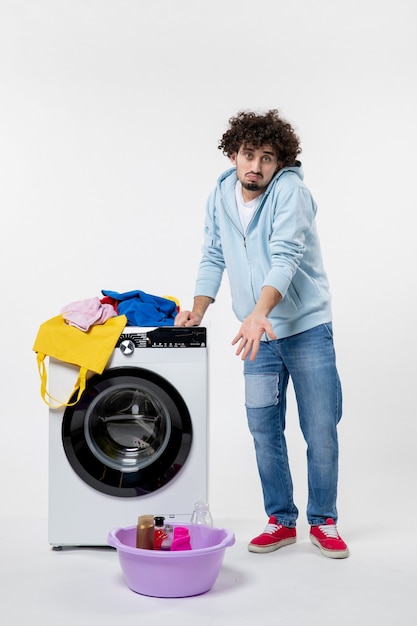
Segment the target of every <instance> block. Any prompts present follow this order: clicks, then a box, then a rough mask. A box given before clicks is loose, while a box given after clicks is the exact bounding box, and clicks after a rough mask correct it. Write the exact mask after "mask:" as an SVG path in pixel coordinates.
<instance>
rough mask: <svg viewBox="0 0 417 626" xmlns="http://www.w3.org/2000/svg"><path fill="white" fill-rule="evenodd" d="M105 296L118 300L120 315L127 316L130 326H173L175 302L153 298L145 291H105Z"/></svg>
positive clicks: (175, 311) (103, 292) (158, 297)
mask: <svg viewBox="0 0 417 626" xmlns="http://www.w3.org/2000/svg"><path fill="white" fill-rule="evenodd" d="M101 293H102V294H103V295H104V296H107V297H109V298H113V300H117V301H118V304H117V311H118V313H119V315H126V317H127V323H128V325H129V326H173V325H174V320H175V317H176V315H177V312H178V311H177V305H176V303H175V302H174V301H173V300H169V299H168V298H161V297H160V296H153V295H150V294H148V293H145V292H144V291H140V290H136V291H126V292H125V293H117V291H103V290H102V292H101Z"/></svg>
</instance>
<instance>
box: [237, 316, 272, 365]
mask: <svg viewBox="0 0 417 626" xmlns="http://www.w3.org/2000/svg"><path fill="white" fill-rule="evenodd" d="M264 333H266V334H267V335H268V337H269V338H270V339H276V338H277V337H276V335H275V333H274V331H273V330H272V324H271V322H270V321H269V320H268V318H267V317H265V315H259V314H257V313H255V312H253V313H251V314H250V315H248V317H247V318H246V319H245V321H244V322H243V324H242V326H241V327H240V330H239V332H238V334H237V335H236V337H235V338H234V339H233V341H232V345H233V346H234V345H235V344H237V343H238V342H239V345H238V347H237V350H236V354H237V355H238V356H239V354H241V355H242V357H241V358H242V360H243V361H244V360H245V359H246V357H247V356H248V354H249V353H250V357H249V360H250V361H253V360H254V359H255V357H256V355H257V354H258V350H259V343H260V341H261V338H262V335H263V334H264Z"/></svg>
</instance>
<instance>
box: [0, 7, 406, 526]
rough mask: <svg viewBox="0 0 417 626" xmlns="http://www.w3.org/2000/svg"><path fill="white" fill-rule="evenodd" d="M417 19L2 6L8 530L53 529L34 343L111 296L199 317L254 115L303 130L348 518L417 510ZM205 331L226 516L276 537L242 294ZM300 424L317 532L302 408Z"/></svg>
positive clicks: (281, 11)
mask: <svg viewBox="0 0 417 626" xmlns="http://www.w3.org/2000/svg"><path fill="white" fill-rule="evenodd" d="M413 4H414V3H413V2H412V0H408V1H406V0H396V2H390V1H388V0H351V1H350V2H341V1H339V0H321V1H315V2H314V1H313V2H312V1H311V0H298V2H296V3H289V2H283V1H281V0H257V1H256V2H254V1H253V0H252V1H251V2H249V1H248V0H211V2H210V3H206V2H205V3H203V2H198V0H147V1H139V0H136V1H135V0H82V1H81V0H20V1H19V0H0V89H1V94H0V95H1V97H0V110H1V115H0V167H1V182H0V206H1V221H2V225H1V232H0V237H1V240H0V241H1V244H0V254H1V281H2V300H3V301H2V324H1V351H2V360H1V362H0V367H1V381H2V382H1V385H2V411H1V418H2V419H1V430H0V432H1V436H0V464H1V491H2V499H1V502H2V505H1V512H2V514H12V515H27V514H28V513H29V512H31V513H35V514H40V515H45V514H46V513H45V511H46V492H47V484H46V468H47V408H46V406H45V405H44V404H43V403H42V401H41V399H40V395H39V381H38V377H37V371H36V365H35V355H34V353H33V352H32V345H33V340H34V338H35V335H36V332H37V329H38V327H39V324H40V323H41V322H42V321H44V320H45V319H47V318H49V317H52V316H53V315H56V314H58V313H59V311H60V309H61V307H62V306H63V305H64V304H66V303H68V302H70V301H72V300H76V299H82V298H88V297H92V296H95V295H100V293H101V289H114V290H116V291H125V290H130V289H142V290H144V291H148V292H149V293H154V294H158V295H164V294H172V295H175V296H176V297H178V298H179V299H180V301H181V303H182V305H183V307H187V308H188V307H189V306H190V305H191V299H192V293H193V283H194V277H195V272H196V267H197V263H198V260H199V255H200V247H201V234H202V222H203V213H204V206H205V201H206V197H207V195H208V193H209V192H210V190H211V189H212V187H213V185H214V183H215V179H216V177H217V175H218V174H219V173H220V171H221V170H222V169H225V168H226V167H228V166H229V163H228V162H227V160H226V159H225V158H224V157H223V156H222V155H221V153H220V152H219V151H218V150H217V142H218V139H219V138H220V136H221V135H222V133H223V131H224V130H225V128H226V126H227V121H228V119H229V117H231V116H232V115H234V114H235V113H236V112H237V111H238V110H241V109H247V108H255V109H266V108H279V109H280V110H281V111H282V113H283V114H284V115H285V116H286V117H287V118H288V119H289V120H290V121H291V122H292V123H293V124H294V125H295V127H296V128H297V130H298V132H299V134H300V136H301V139H302V144H303V148H304V149H303V153H302V155H301V157H302V161H303V164H304V169H305V174H306V182H307V184H308V185H309V187H310V189H311V190H312V192H313V194H314V196H315V198H316V200H317V202H318V204H319V217H318V224H319V229H320V232H321V238H322V245H323V251H324V255H325V260H326V264H327V269H328V273H329V276H330V279H331V283H332V291H333V295H334V318H335V319H334V328H335V335H336V337H335V339H336V347H337V351H338V362H339V368H340V373H341V377H342V379H343V384H344V392H345V416H344V419H343V421H342V423H341V426H340V439H341V480H340V498H339V510H340V515H341V516H343V518H344V519H350V520H351V523H356V522H357V520H360V519H362V518H363V517H364V516H367V517H368V516H369V517H370V518H374V517H378V516H384V517H386V516H387V515H392V513H393V511H395V512H396V514H397V513H400V515H402V514H403V513H404V506H406V507H407V506H409V505H408V504H407V503H408V495H409V493H410V491H411V489H412V486H413V477H414V475H415V470H416V461H415V458H414V440H415V436H416V426H415V417H416V408H415V402H414V394H413V387H414V384H415V374H416V366H415V358H414V355H415V351H416V322H415V319H416V296H415V287H416V261H415V235H414V229H413V214H414V213H415V209H416V194H415V185H414V178H415V175H414V174H415V173H414V161H415V158H414V157H415V145H416V139H417V137H416V134H417V133H416V116H415V111H416V110H417V93H416V78H415V59H416V53H417V37H416V27H415V20H414V8H413ZM205 322H206V325H207V326H208V329H209V338H210V415H211V426H210V446H211V448H210V449H211V471H210V500H211V506H212V509H213V513H214V515H215V516H216V517H233V516H238V517H245V516H246V517H249V516H252V517H257V518H259V519H260V520H263V519H264V514H263V508H262V498H261V494H260V486H259V482H258V477H257V474H256V466H255V461H254V453H253V449H252V442H251V440H250V437H249V434H248V432H247V427H246V418H245V413H244V407H243V382H242V376H241V362H240V360H239V359H238V358H236V357H235V356H234V350H233V348H232V347H231V345H230V342H231V339H232V338H233V336H234V335H235V333H236V331H237V329H238V323H237V322H236V321H235V320H234V318H233V316H232V314H231V312H230V300H229V293H228V286H227V281H225V283H224V285H223V288H222V290H221V293H220V294H219V298H218V302H217V304H216V305H215V306H214V307H212V309H211V310H210V312H209V314H208V315H207V318H206V320H205ZM288 422H289V424H288V437H289V445H290V452H291V458H292V466H293V471H294V480H295V483H296V495H297V503H298V506H299V508H300V510H301V514H302V516H303V513H304V507H305V495H306V494H305V491H306V489H305V481H306V478H305V461H304V456H305V452H304V446H303V444H302V441H301V437H300V435H299V432H298V428H297V417H296V411H295V408H294V403H293V401H292V400H291V402H290V410H289V418H288ZM412 493H414V489H413V490H412ZM387 502H388V507H387ZM410 506H411V510H412V512H414V513H415V512H416V510H415V506H414V508H412V505H410ZM386 507H387V508H388V511H387V510H386ZM354 520H355V522H354Z"/></svg>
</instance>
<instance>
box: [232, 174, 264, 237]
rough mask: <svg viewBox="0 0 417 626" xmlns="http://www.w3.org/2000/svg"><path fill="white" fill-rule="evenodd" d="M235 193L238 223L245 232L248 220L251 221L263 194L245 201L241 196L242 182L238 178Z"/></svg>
mask: <svg viewBox="0 0 417 626" xmlns="http://www.w3.org/2000/svg"><path fill="white" fill-rule="evenodd" d="M235 195H236V204H237V210H238V212H239V218H240V223H241V224H242V228H243V232H244V233H246V230H247V228H248V225H249V222H250V221H251V219H252V217H253V214H254V213H255V211H256V209H257V208H258V206H259V205H260V203H261V200H262V196H263V194H261V195H259V196H257V197H256V198H254V199H253V200H250V201H249V202H245V201H244V200H243V196H242V183H241V182H240V181H239V180H238V181H237V183H236V187H235Z"/></svg>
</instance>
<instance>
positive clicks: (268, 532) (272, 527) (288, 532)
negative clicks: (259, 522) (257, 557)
mask: <svg viewBox="0 0 417 626" xmlns="http://www.w3.org/2000/svg"><path fill="white" fill-rule="evenodd" d="M295 541H296V530H295V528H288V527H287V526H282V524H277V520H276V518H275V517H274V516H273V515H271V517H270V518H269V521H268V524H267V525H266V527H265V530H264V532H263V533H262V534H261V535H259V536H258V537H255V538H254V539H252V541H251V542H250V543H249V545H248V550H249V552H273V551H274V550H278V548H282V546H287V545H288V544H290V543H295Z"/></svg>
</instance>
